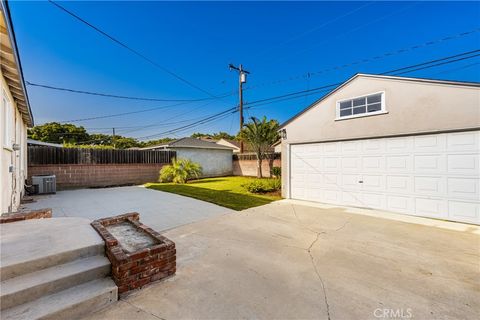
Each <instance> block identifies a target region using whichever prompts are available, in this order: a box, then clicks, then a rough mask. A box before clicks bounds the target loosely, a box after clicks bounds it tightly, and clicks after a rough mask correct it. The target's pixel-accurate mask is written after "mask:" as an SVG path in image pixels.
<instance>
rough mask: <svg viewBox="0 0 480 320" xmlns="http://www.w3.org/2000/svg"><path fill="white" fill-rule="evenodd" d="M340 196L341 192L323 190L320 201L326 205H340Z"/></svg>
mask: <svg viewBox="0 0 480 320" xmlns="http://www.w3.org/2000/svg"><path fill="white" fill-rule="evenodd" d="M340 196H341V195H340V190H331V189H323V192H322V195H321V197H320V199H321V201H323V202H325V203H333V204H340V203H341V201H340Z"/></svg>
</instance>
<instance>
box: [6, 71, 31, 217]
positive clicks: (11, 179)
mask: <svg viewBox="0 0 480 320" xmlns="http://www.w3.org/2000/svg"><path fill="white" fill-rule="evenodd" d="M0 82H1V91H0V97H1V95H3V92H5V93H6V95H7V99H8V100H9V101H10V103H11V105H12V109H13V117H12V121H11V126H10V129H11V130H10V136H11V137H12V141H11V142H5V138H6V137H5V136H4V127H3V126H4V123H5V119H4V117H5V112H4V109H3V108H4V107H3V104H2V103H1V101H0V105H1V107H2V110H1V112H0V125H1V128H0V148H1V152H0V181H1V183H0V189H1V190H0V210H1V212H8V211H16V210H17V209H18V207H19V205H20V200H21V197H22V195H23V192H24V181H25V179H26V177H27V156H26V153H27V126H26V124H25V123H24V121H23V120H22V116H21V114H20V112H19V111H18V109H17V107H16V105H15V102H14V99H13V97H12V95H11V93H10V91H9V89H8V86H7V84H6V82H5V79H4V78H3V75H1V76H0ZM13 144H18V145H20V150H19V151H13V150H12V146H13ZM6 146H7V147H6ZM8 146H10V147H8ZM11 166H13V172H9V168H10V167H11Z"/></svg>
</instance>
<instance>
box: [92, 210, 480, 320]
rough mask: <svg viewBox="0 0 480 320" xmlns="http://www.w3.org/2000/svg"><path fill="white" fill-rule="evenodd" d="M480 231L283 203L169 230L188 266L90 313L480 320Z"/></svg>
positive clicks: (106, 315) (103, 315) (155, 316)
mask: <svg viewBox="0 0 480 320" xmlns="http://www.w3.org/2000/svg"><path fill="white" fill-rule="evenodd" d="M479 234H480V229H479V227H476V226H471V225H464V224H455V223H450V222H442V221H435V220H430V219H423V218H418V217H405V216H400V215H395V214H387V213H378V212H375V211H369V210H361V209H352V208H336V207H328V206H320V205H319V206H305V205H303V204H302V203H298V202H289V201H279V202H274V203H272V204H269V205H266V206H262V207H257V208H252V209H249V210H245V211H242V212H236V213H233V214H229V215H223V216H219V217H215V218H212V219H208V220H203V221H201V222H198V223H193V224H189V225H186V226H182V227H179V228H175V229H172V230H170V231H168V232H166V233H165V235H166V236H167V237H169V238H170V239H172V240H174V241H175V242H176V244H177V257H178V261H177V263H178V265H177V274H176V275H175V276H174V277H172V278H170V279H168V280H166V281H163V282H159V283H156V284H152V285H150V286H149V287H147V288H145V289H143V290H141V291H139V292H136V293H134V294H132V295H130V296H128V297H127V298H125V299H123V300H121V301H119V302H117V303H116V304H114V305H112V306H111V307H109V308H107V309H104V310H101V311H99V312H97V313H96V314H93V315H91V316H89V317H88V318H87V319H90V320H91V319H152V320H153V319H157V320H158V319H192V318H195V319H239V318H257V319H342V320H343V319H393V318H396V319H400V318H403V319H407V318H414V319H478V315H479V314H480V283H479V279H480V274H479V270H480V269H479V266H480V265H479V261H480V260H479V259H480V254H479V252H480V236H479Z"/></svg>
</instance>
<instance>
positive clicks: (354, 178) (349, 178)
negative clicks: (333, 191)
mask: <svg viewBox="0 0 480 320" xmlns="http://www.w3.org/2000/svg"><path fill="white" fill-rule="evenodd" d="M361 180H362V176H361V175H359V174H342V188H343V189H349V190H360V189H361V187H362V185H361V184H360V183H358V182H359V181H361Z"/></svg>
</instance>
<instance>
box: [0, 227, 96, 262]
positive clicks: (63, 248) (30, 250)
mask: <svg viewBox="0 0 480 320" xmlns="http://www.w3.org/2000/svg"><path fill="white" fill-rule="evenodd" d="M98 245H103V240H102V239H101V237H100V236H99V235H98V234H97V232H96V231H95V230H94V229H93V228H92V226H90V220H88V219H85V218H50V219H33V220H25V221H19V222H13V223H6V224H1V225H0V246H1V251H0V268H4V267H8V266H12V265H15V264H19V263H25V262H28V261H33V260H36V259H39V258H42V257H48V256H53V255H57V254H62V253H64V252H69V251H74V250H76V249H80V248H84V247H91V246H98Z"/></svg>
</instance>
